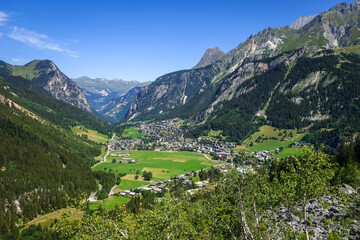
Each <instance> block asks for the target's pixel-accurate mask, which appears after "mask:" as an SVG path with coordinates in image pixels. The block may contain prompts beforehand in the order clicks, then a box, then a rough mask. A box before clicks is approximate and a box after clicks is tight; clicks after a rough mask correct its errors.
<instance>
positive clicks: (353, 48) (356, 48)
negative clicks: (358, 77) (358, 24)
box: [334, 45, 360, 54]
mask: <svg viewBox="0 0 360 240" xmlns="http://www.w3.org/2000/svg"><path fill="white" fill-rule="evenodd" d="M334 51H335V53H346V54H350V53H359V52H360V45H355V46H350V47H345V48H339V49H335V50H334Z"/></svg>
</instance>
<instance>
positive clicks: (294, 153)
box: [275, 147, 304, 158]
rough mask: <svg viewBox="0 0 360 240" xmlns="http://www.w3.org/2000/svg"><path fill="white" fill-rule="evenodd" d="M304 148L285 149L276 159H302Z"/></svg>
mask: <svg viewBox="0 0 360 240" xmlns="http://www.w3.org/2000/svg"><path fill="white" fill-rule="evenodd" d="M303 151H304V148H298V147H292V148H285V149H284V150H283V151H282V152H280V154H277V155H275V157H276V158H286V157H288V156H294V157H300V156H302V155H303Z"/></svg>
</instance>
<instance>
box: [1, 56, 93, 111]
mask: <svg viewBox="0 0 360 240" xmlns="http://www.w3.org/2000/svg"><path fill="white" fill-rule="evenodd" d="M0 73H1V74H5V75H11V76H20V77H22V79H25V80H24V81H26V80H29V83H31V84H28V85H29V86H31V87H29V88H31V89H33V90H35V91H38V92H39V93H41V94H44V93H46V94H47V93H49V94H50V95H51V96H53V97H55V98H56V99H58V100H61V101H64V102H66V103H70V104H71V105H73V106H75V107H77V108H80V109H82V110H85V111H88V112H91V111H92V108H91V106H90V104H89V103H88V101H87V99H86V98H85V96H84V94H83V92H82V91H81V89H80V87H79V86H78V85H76V83H75V82H74V81H72V80H71V79H70V78H68V77H67V76H66V75H65V74H64V73H62V72H61V71H60V70H59V68H58V67H57V66H56V65H55V64H54V63H53V62H52V61H50V60H42V61H40V60H34V61H31V62H29V63H27V64H25V65H23V66H21V65H10V64H7V63H5V62H0ZM14 84H17V83H15V82H14ZM23 85H24V83H23V82H22V83H21V86H20V87H24V86H23ZM38 89H41V91H39V90H38ZM42 89H45V90H46V92H45V91H44V90H42Z"/></svg>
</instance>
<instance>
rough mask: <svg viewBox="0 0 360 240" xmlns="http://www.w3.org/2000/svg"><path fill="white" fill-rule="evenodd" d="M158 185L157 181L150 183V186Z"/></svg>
mask: <svg viewBox="0 0 360 240" xmlns="http://www.w3.org/2000/svg"><path fill="white" fill-rule="evenodd" d="M156 185H157V184H156V182H151V183H150V184H149V186H150V187H155V186H156Z"/></svg>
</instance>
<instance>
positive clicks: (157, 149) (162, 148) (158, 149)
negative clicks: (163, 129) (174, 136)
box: [155, 147, 164, 151]
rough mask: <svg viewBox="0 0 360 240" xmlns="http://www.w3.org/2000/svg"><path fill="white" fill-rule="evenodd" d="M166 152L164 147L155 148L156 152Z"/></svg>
mask: <svg viewBox="0 0 360 240" xmlns="http://www.w3.org/2000/svg"><path fill="white" fill-rule="evenodd" d="M163 150H164V147H156V148H155V151H163Z"/></svg>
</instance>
